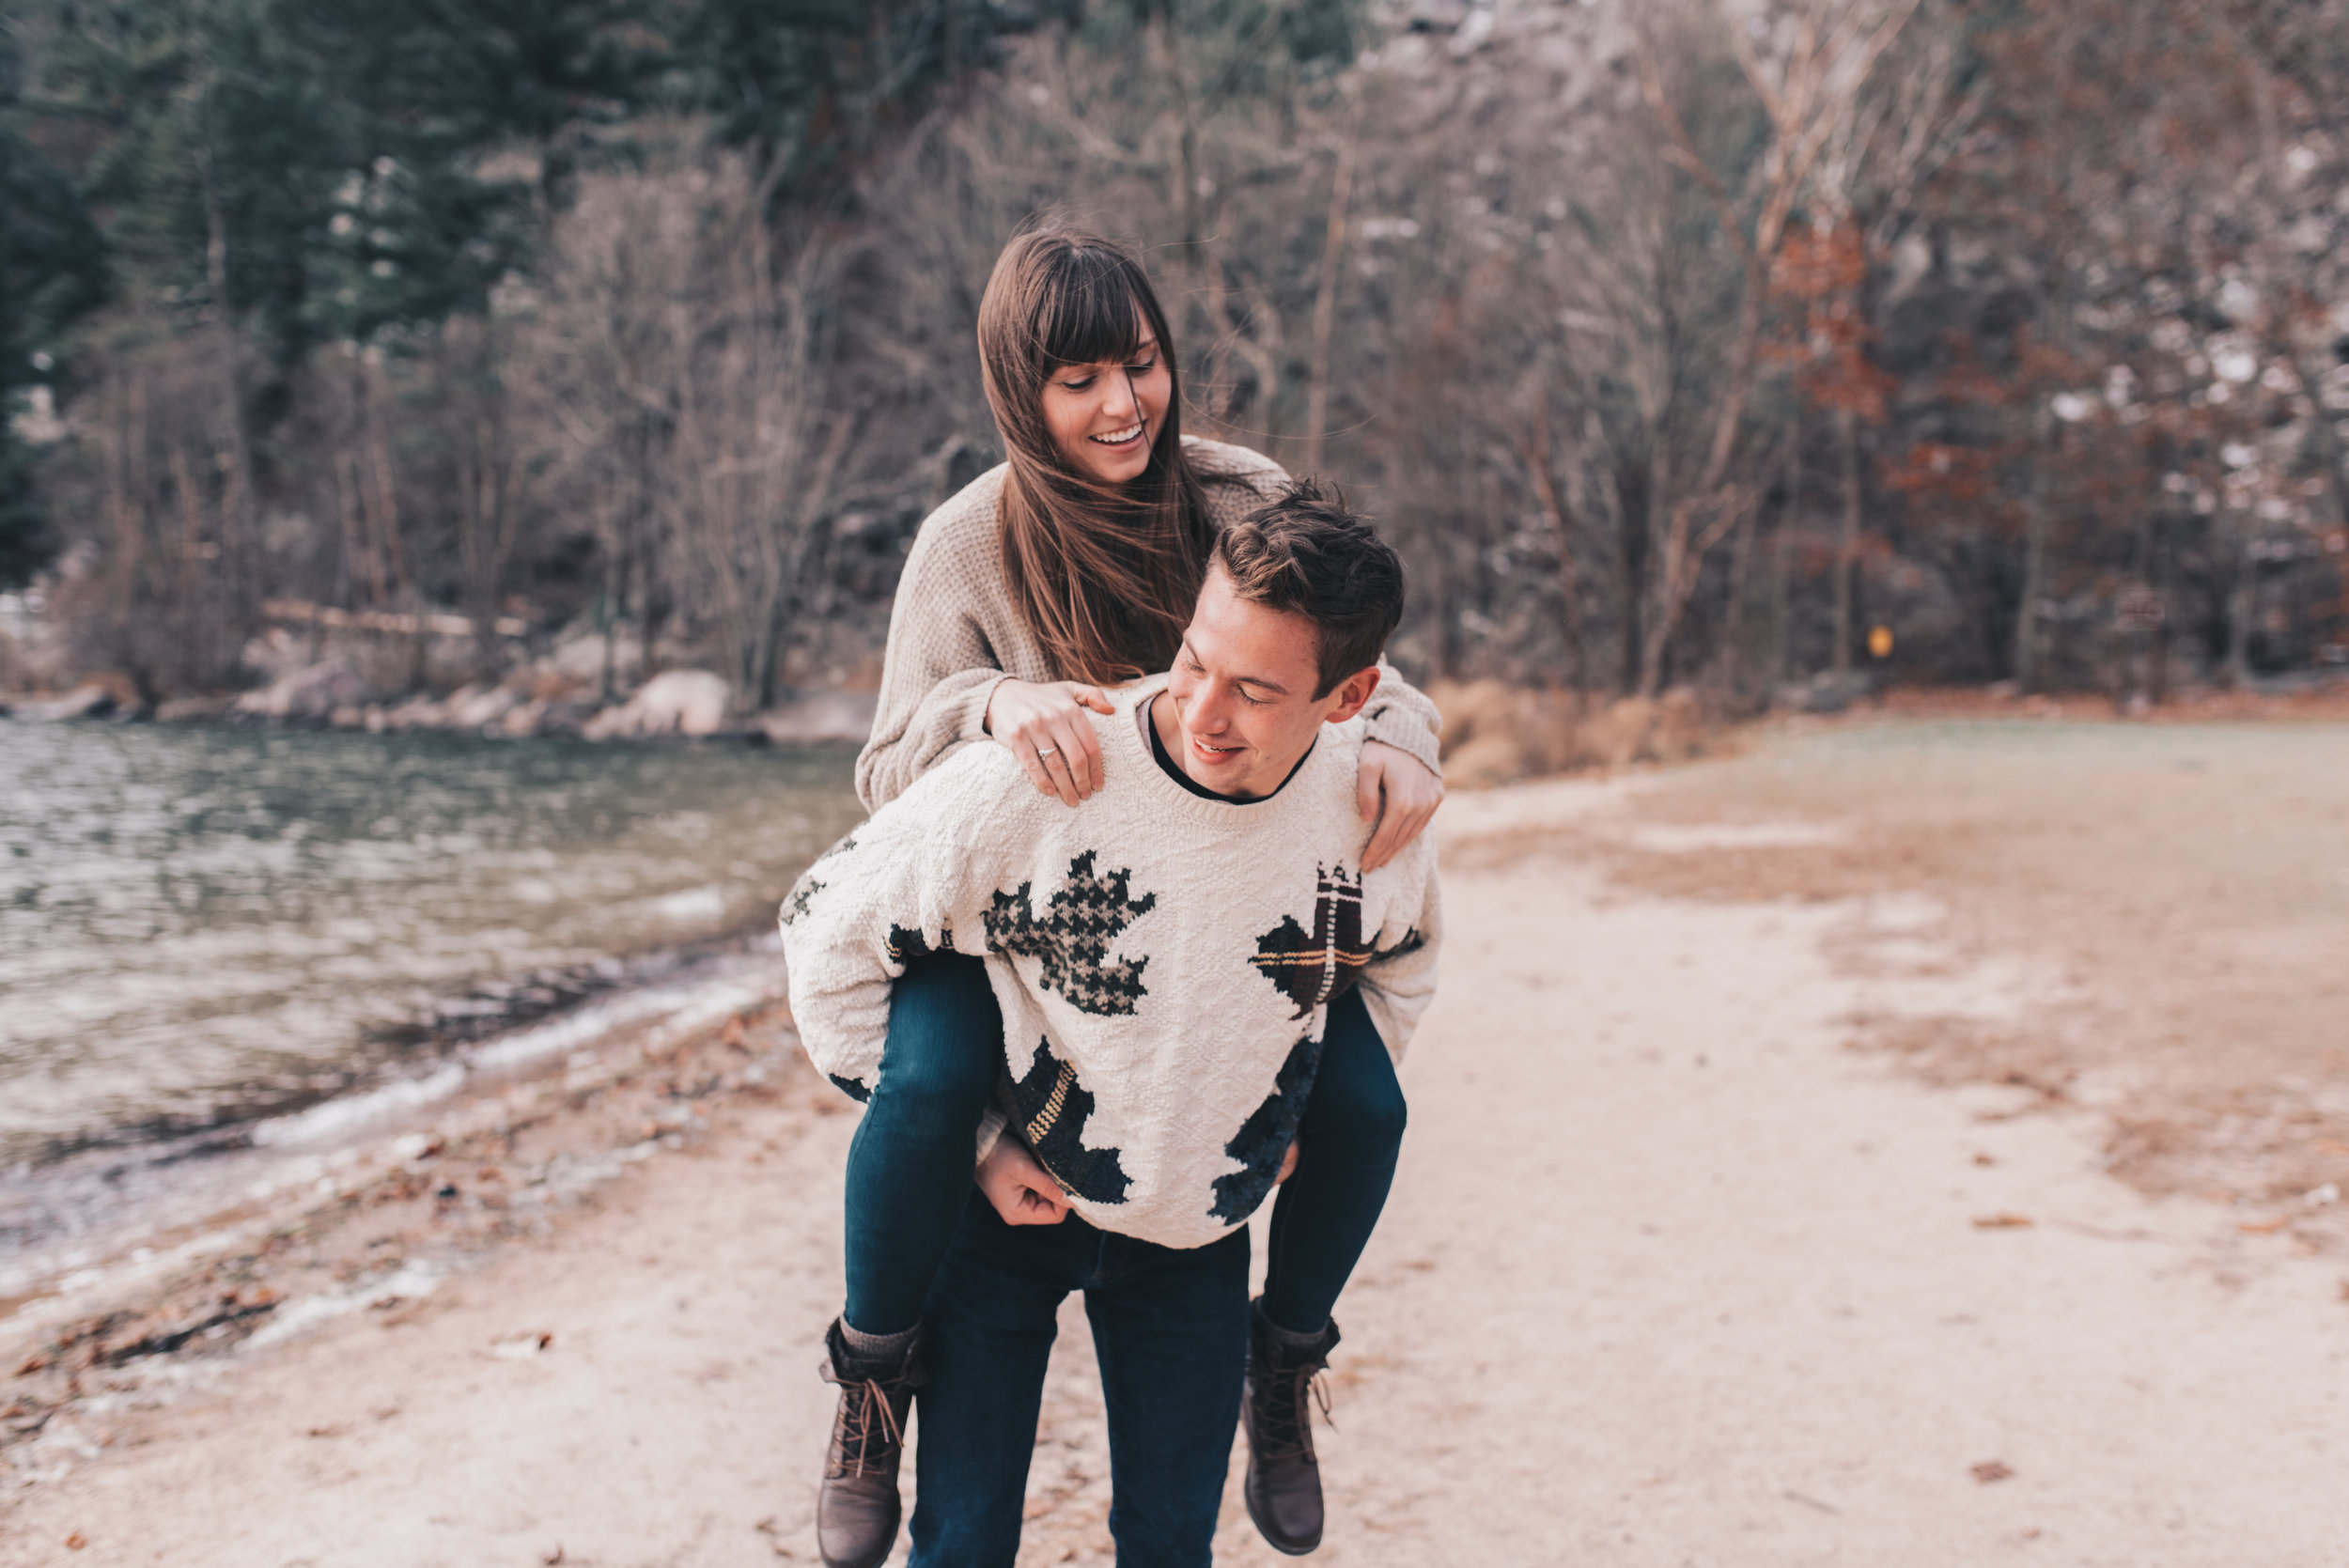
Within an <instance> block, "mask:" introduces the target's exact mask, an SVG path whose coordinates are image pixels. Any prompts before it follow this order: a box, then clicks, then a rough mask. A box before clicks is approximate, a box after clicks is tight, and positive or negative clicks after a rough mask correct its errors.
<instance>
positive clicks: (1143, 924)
mask: <svg viewBox="0 0 2349 1568" xmlns="http://www.w3.org/2000/svg"><path fill="white" fill-rule="evenodd" d="M1164 684H1165V677H1164V676H1155V677H1152V678H1150V679H1148V680H1144V681H1141V682H1137V683H1136V684H1135V685H1133V686H1130V687H1127V688H1125V689H1123V690H1122V691H1119V692H1118V693H1117V694H1116V712H1115V713H1113V714H1111V715H1106V716H1105V715H1099V714H1090V713H1089V714H1087V715H1086V718H1087V720H1088V721H1089V722H1091V723H1093V724H1094V726H1095V727H1096V729H1097V731H1098V732H1099V734H1100V738H1101V749H1102V752H1103V754H1104V756H1105V757H1106V758H1108V759H1109V766H1108V767H1107V768H1105V769H1104V771H1105V773H1106V774H1107V780H1106V782H1105V783H1104V784H1103V786H1102V787H1101V788H1100V789H1099V790H1097V791H1096V792H1095V793H1094V795H1093V797H1092V798H1091V799H1090V800H1086V801H1084V802H1083V803H1082V804H1081V805H1078V806H1076V807H1073V808H1072V807H1068V806H1065V805H1063V804H1061V803H1060V801H1059V800H1056V799H1054V798H1052V797H1050V796H1046V795H1043V794H1040V793H1039V792H1038V791H1037V790H1036V789H1035V788H1034V786H1033V785H1032V784H1030V783H1029V782H1028V778H1027V775H1026V774H1025V773H1024V772H1023V771H1022V770H1021V769H1020V768H1019V764H1018V763H1017V762H1015V761H1014V760H1013V759H1012V756H1011V754H1010V753H1008V752H1006V751H1005V750H1003V748H1002V747H1000V746H992V745H989V746H972V747H965V748H964V749H963V750H962V751H961V752H959V753H957V755H955V756H954V757H953V758H952V759H950V760H949V761H947V762H946V763H944V764H943V765H942V766H940V767H938V768H932V769H930V770H929V771H928V772H927V773H925V774H924V775H923V776H922V777H921V778H920V779H918V780H917V781H915V782H914V784H913V785H912V787H911V788H910V789H908V790H907V791H905V793H904V794H902V795H901V796H899V797H898V798H897V799H896V800H893V801H892V802H890V804H888V805H887V806H884V807H883V808H881V809H880V810H879V812H877V813H875V814H874V815H873V817H872V819H871V820H870V821H868V822H866V823H865V824H864V825H863V826H862V827H860V828H858V829H857V830H856V831H854V832H853V833H851V834H849V835H848V837H847V838H845V839H843V840H842V841H841V842H840V843H839V845H837V846H834V847H833V848H832V850H831V851H830V852H829V853H828V854H826V855H825V856H824V857H823V859H821V860H819V861H817V862H816V864H815V865H813V866H811V867H810V868H809V869H808V872H807V874H806V875H805V876H804V877H801V879H800V881H799V883H798V885H797V886H796V887H795V888H793V890H792V892H791V895H790V897H789V898H788V899H787V900H786V903H785V905H784V908H783V944H784V952H785V956H786V960H787V962H788V964H789V966H790V975H791V1010H792V1013H793V1016H794V1017H795V1018H796V1019H797V1021H798V1024H799V1029H800V1035H801V1040H802V1042H803V1043H804V1044H805V1046H806V1048H807V1052H808V1054H809V1056H810V1057H812V1058H813V1059H814V1060H815V1063H816V1064H817V1067H819V1068H820V1069H821V1070H822V1071H823V1072H825V1073H826V1074H828V1075H829V1076H830V1077H831V1078H832V1081H833V1082H834V1083H836V1084H838V1085H839V1086H840V1087H841V1088H842V1089H844V1090H846V1091H847V1092H848V1094H852V1095H854V1096H855V1097H857V1098H859V1099H863V1098H864V1097H865V1091H866V1088H867V1086H868V1085H870V1084H871V1083H872V1082H873V1081H874V1077H875V1075H876V1073H877V1072H878V1071H879V1066H880V1058H881V1049H882V1045H883V1042H884V1040H885V1038H886V1036H887V1033H888V1030H889V1006H890V983H891V982H892V981H893V980H894V979H895V978H896V977H897V976H898V975H900V974H902V973H903V972H904V971H905V965H906V962H907V960H908V959H910V958H912V957H914V956H916V955H921V954H924V953H926V952H933V951H940V952H942V951H948V950H952V951H955V952H960V953H974V954H983V955H985V956H986V960H987V970H988V979H989V980H990V982H991V983H992V985H993V986H994V990H995V996H996V1000H997V1001H998V1002H999V1003H1000V1004H1001V1005H1002V1008H1003V1033H1004V1047H1003V1050H1004V1079H1005V1080H1006V1082H1007V1084H1008V1099H1009V1101H1010V1103H1009V1105H1008V1106H1007V1107H1006V1109H1007V1110H1009V1111H1010V1113H1011V1116H1012V1124H1013V1126H1014V1127H1015V1128H1016V1129H1017V1130H1018V1131H1019V1134H1020V1136H1021V1137H1022V1138H1024V1139H1025V1140H1026V1141H1027V1143H1028V1144H1029V1146H1030V1147H1031V1148H1033V1149H1034V1152H1035V1155H1036V1157H1037V1159H1038V1160H1039V1161H1040V1162H1041V1163H1042V1164H1043V1165H1044V1167H1045V1168H1046V1169H1047V1170H1048V1171H1050V1172H1051V1173H1052V1175H1053V1176H1054V1177H1055V1178H1056V1179H1057V1180H1058V1181H1059V1182H1060V1184H1061V1185H1062V1186H1063V1187H1064V1188H1067V1190H1068V1192H1069V1194H1070V1196H1071V1200H1072V1202H1073V1203H1074V1205H1075V1207H1076V1209H1077V1211H1078V1212H1079V1213H1080V1214H1081V1215H1083V1216H1084V1218H1085V1219H1088V1220H1090V1221H1091V1222H1092V1223H1093V1224H1095V1225H1097V1226H1099V1227H1100V1228H1101V1229H1103V1230H1107V1231H1114V1232H1117V1233H1119V1234H1125V1235H1130V1236H1137V1237H1140V1238H1141V1239H1143V1240H1145V1241H1152V1242H1156V1243H1159V1245H1161V1246H1167V1247H1181V1248H1189V1247H1199V1246H1204V1245H1206V1243H1208V1242H1211V1241H1214V1240H1216V1239H1218V1238H1219V1237H1221V1236H1222V1235H1224V1234H1227V1233H1228V1232H1229V1231H1230V1230H1231V1228H1232V1227H1234V1226H1236V1225H1238V1224H1241V1223H1244V1222H1245V1221H1246V1220H1247V1219H1248V1217H1249V1216H1250V1215H1251V1214H1252V1213H1253V1212H1254V1211H1255V1209H1256V1207H1257V1206H1258V1204H1260V1203H1262V1202H1263V1201H1264V1198H1265V1195H1266V1194H1267V1193H1268V1192H1269V1191H1270V1190H1271V1188H1272V1183H1273V1176H1274V1174H1275V1173H1276V1172H1277V1171H1278V1170H1279V1167H1280V1163H1281V1157H1282V1156H1283V1153H1284V1152H1285V1151H1286V1149H1287V1148H1288V1145H1289V1142H1290V1140H1291V1139H1292V1138H1293V1137H1294V1136H1295V1134H1296V1131H1297V1125H1298V1119H1299V1116H1300V1115H1301V1114H1302V1112H1303V1110H1304V1107H1305V1100H1306V1096H1307V1095H1308V1094H1310V1093H1311V1092H1312V1088H1313V1079H1314V1074H1315V1069H1316V1068H1317V1066H1318V1065H1319V1063H1320V1056H1321V1043H1322V1038H1323V1031H1324V1026H1325V1023H1326V1021H1327V1017H1328V1012H1329V1004H1330V999H1331V998H1332V997H1334V996H1336V995H1338V994H1339V993H1340V992H1342V991H1343V990H1344V989H1345V988H1346V987H1347V986H1353V985H1359V986H1361V987H1362V990H1363V1001H1365V1002H1366V1003H1367V1004H1368V1005H1369V1009H1370V1013H1371V1017H1372V1019H1373V1021H1374V1022H1376V1023H1377V1026H1378V1032H1379V1036H1380V1037H1381V1038H1382V1039H1383V1040H1384V1041H1385V1042H1386V1044H1387V1048H1388V1049H1389V1050H1390V1051H1392V1052H1393V1053H1394V1054H1395V1055H1396V1056H1397V1057H1398V1058H1400V1056H1401V1055H1402V1052H1403V1048H1404V1047H1405V1045H1406V1044H1407V1043H1408V1040H1409V1039H1410V1036H1411V1032H1412V1029H1413V1028H1414V1026H1415V1025H1416V1024H1417V1022H1418V1020H1419V1016H1420V1013H1421V1012H1422V1011H1423V1009H1424V1008H1425V1006H1426V1004H1427V1001H1428V999H1429V997H1430V996H1432V995H1433V994H1434V990H1435V984H1436V948H1437V944H1438V942H1439V939H1440V936H1441V931H1440V924H1441V908H1440V899H1439V891H1438V886H1437V880H1436V851H1435V845H1434V843H1433V839H1432V835H1429V834H1424V833H1423V834H1422V835H1420V837H1419V838H1418V839H1417V840H1415V841H1414V842H1413V843H1412V844H1411V845H1409V846H1408V847H1407V848H1405V850H1404V851H1403V852H1402V853H1401V854H1400V855H1398V856H1397V857H1395V859H1394V860H1392V862H1389V863H1387V864H1386V865H1384V866H1381V867H1380V868H1379V869H1378V870H1377V871H1374V872H1372V873H1370V874H1369V875H1367V876H1364V875H1363V874H1362V872H1361V852H1362V848H1363V846H1364V845H1365V844H1366V843H1367V841H1368V839H1369V836H1370V830H1369V827H1368V826H1367V825H1366V824H1365V823H1363V822H1362V820H1361V817H1360V815H1358V814H1357V813H1356V810H1355V804H1354V799H1355V773H1356V769H1357V768H1359V766H1360V764H1361V747H1362V742H1363V739H1364V737H1365V726H1364V724H1363V722H1362V721H1361V719H1360V718H1359V717H1358V718H1356V719H1353V720H1351V721H1348V722H1346V723H1345V724H1342V725H1334V726H1327V727H1325V728H1324V729H1323V730H1322V731H1321V733H1320V737H1319V738H1318V740H1317V741H1316V742H1315V747H1314V750H1313V751H1312V753H1310V754H1308V755H1307V757H1306V758H1305V760H1304V762H1303V764H1302V765H1301V766H1300V767H1299V768H1298V770H1297V771H1296V773H1295V774H1294V775H1292V776H1291V777H1290V779H1289V780H1288V782H1287V784H1284V785H1283V787H1282V788H1281V790H1280V791H1279V792H1278V793H1277V794H1275V795H1273V796H1271V797H1270V798H1268V799H1267V800H1256V801H1249V802H1246V803H1233V802H1227V801H1223V800H1209V799H1205V798H1202V797H1200V796H1197V795H1193V794H1191V793H1190V791H1188V790H1186V789H1184V788H1183V786H1182V785H1181V784H1178V783H1176V782H1175V780H1174V779H1172V778H1170V777H1168V776H1167V774H1166V772H1165V771H1164V770H1163V769H1162V768H1159V765H1158V763H1157V761H1156V759H1155V758H1153V756H1152V755H1151V753H1150V743H1149V737H1148V736H1147V735H1146V733H1144V731H1143V728H1142V724H1143V722H1146V719H1145V718H1144V717H1143V715H1144V712H1145V709H1146V705H1147V703H1148V702H1149V701H1150V699H1151V698H1152V697H1153V696H1154V695H1156V694H1157V693H1158V692H1159V691H1161V690H1163V688H1164Z"/></svg>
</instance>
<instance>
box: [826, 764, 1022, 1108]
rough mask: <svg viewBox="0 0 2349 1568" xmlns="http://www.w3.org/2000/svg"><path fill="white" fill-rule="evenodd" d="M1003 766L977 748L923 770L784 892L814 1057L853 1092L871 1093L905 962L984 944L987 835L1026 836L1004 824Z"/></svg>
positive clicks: (1011, 811) (1011, 802)
mask: <svg viewBox="0 0 2349 1568" xmlns="http://www.w3.org/2000/svg"><path fill="white" fill-rule="evenodd" d="M1006 766H1007V759H999V758H995V757H989V756H986V755H978V756H973V757H972V758H970V759H969V760H968V763H967V764H957V765H955V766H950V767H947V768H941V769H939V770H937V771H935V772H933V773H929V774H926V775H925V776H924V778H923V779H922V780H921V781H920V782H919V783H918V784H917V785H916V786H915V788H914V789H912V790H910V791H909V792H908V793H907V794H906V795H904V796H902V797H900V798H899V799H898V800H897V801H896V802H894V804H893V805H892V806H891V807H889V808H888V809H885V810H882V811H880V812H878V813H876V814H875V815H873V817H872V819H871V820H870V821H868V822H866V823H864V824H863V826H862V827H860V828H858V829H857V830H856V831H854V832H852V833H850V834H849V835H848V837H846V838H844V839H842V840H841V841H840V842H839V843H838V844H837V845H835V846H832V849H831V850H829V851H828V852H827V853H826V854H825V855H824V856H823V858H821V859H820V860H818V861H817V862H816V863H815V864H814V865H812V866H810V867H808V869H807V872H806V874H805V875H803V876H802V877H801V878H800V880H799V881H798V883H797V884H796V885H794V886H793V888H792V890H791V893H790V896H789V897H788V898H786V899H785V900H784V905H783V912H782V926H783V951H784V962H785V964H786V967H787V969H788V970H789V976H790V988H791V1016H792V1020H793V1022H794V1023H796V1024H797V1025H798V1026H799V1031H800V1041H801V1045H802V1046H803V1047H804V1048H806V1050H807V1054H808V1058H809V1060H811V1061H812V1062H814V1063H816V1066H817V1070H818V1071H820V1072H821V1073H823V1074H824V1075H825V1076H826V1077H827V1078H829V1079H832V1082H833V1083H834V1084H836V1085H838V1086H839V1088H840V1090H841V1091H842V1092H843V1093H844V1094H848V1095H849V1096H850V1097H851V1098H853V1099H856V1100H860V1101H862V1100H863V1099H866V1098H867V1097H869V1096H870V1094H871V1092H872V1085H873V1082H874V1080H875V1078H876V1076H877V1075H878V1074H879V1069H880V1060H881V1050H882V1048H883V1046H884V1045H885V1044H886V1043H887V1041H888V1037H889V1007H890V986H891V983H892V982H893V981H894V980H895V979H896V978H897V977H898V976H899V975H901V974H903V973H905V970H906V965H907V963H908V962H909V961H910V960H911V959H913V958H917V957H920V956H922V955H925V954H928V953H949V952H956V951H963V952H970V953H978V952H981V951H983V947H984V941H985V937H984V932H983V929H982V925H983V911H984V908H985V905H986V902H987V893H988V890H990V889H991V888H992V886H993V882H992V880H991V879H990V878H991V877H992V876H993V874H994V873H995V872H996V871H997V870H998V869H1000V868H999V867H998V866H997V865H996V864H995V862H996V860H997V859H999V858H1000V857H999V855H997V854H991V853H989V852H988V848H987V843H988V841H989V840H992V841H994V842H997V843H1002V842H1004V841H1005V839H1006V838H1007V837H1008V838H1010V839H1012V840H1013V841H1016V840H1017V838H1018V836H1019V835H1017V834H1012V835H1006V834H1005V833H1003V831H1002V829H1003V819H1004V818H1005V817H1007V816H1010V815H1016V814H1017V812H1018V811H1019V802H1018V800H1016V799H1015V798H1013V792H1011V791H1009V790H1008V789H1007V788H1005V787H1003V786H1004V785H1005V784H1006V783H1007V782H1008V775H1007V774H1006V773H1005V772H1004V768H1005V767H1006ZM1023 782H1024V781H1023ZM958 934H959V935H960V937H961V939H962V940H963V942H964V943H965V944H966V945H965V946H964V947H962V948H960V949H957V946H956V938H957V935H958Z"/></svg>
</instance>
